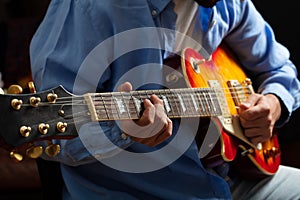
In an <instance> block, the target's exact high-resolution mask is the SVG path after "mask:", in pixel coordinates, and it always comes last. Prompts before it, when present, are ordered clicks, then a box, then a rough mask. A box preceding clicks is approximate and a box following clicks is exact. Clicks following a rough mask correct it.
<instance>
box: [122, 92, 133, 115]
mask: <svg viewBox="0 0 300 200" xmlns="http://www.w3.org/2000/svg"><path fill="white" fill-rule="evenodd" d="M120 96H121V97H122V101H123V104H124V106H125V108H126V109H125V110H126V113H125V115H126V116H125V115H124V116H122V117H121V118H122V119H126V118H128V119H131V114H130V93H128V92H121V93H120ZM128 96H129V99H128Z"/></svg>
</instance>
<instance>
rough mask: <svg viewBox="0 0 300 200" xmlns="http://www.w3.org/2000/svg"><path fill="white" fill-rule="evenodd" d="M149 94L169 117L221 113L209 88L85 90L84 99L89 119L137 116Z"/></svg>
mask: <svg viewBox="0 0 300 200" xmlns="http://www.w3.org/2000/svg"><path fill="white" fill-rule="evenodd" d="M152 94H155V95H157V96H158V97H159V98H161V99H162V100H163V103H164V108H165V112H166V114H167V115H168V117H170V118H183V117H204V116H218V115H221V114H222V111H221V107H220V105H219V102H218V98H217V94H216V92H215V91H214V89H212V88H184V89H161V90H140V91H131V92H111V93H87V94H85V95H84V98H85V101H86V102H87V105H88V107H89V110H90V114H91V118H92V120H93V121H105V120H123V119H138V118H140V116H141V114H142V112H143V100H145V99H149V98H150V96H151V95H152Z"/></svg>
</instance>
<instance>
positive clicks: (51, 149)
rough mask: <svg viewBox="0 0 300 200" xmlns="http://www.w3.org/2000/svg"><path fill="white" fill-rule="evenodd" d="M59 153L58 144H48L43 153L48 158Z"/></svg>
mask: <svg viewBox="0 0 300 200" xmlns="http://www.w3.org/2000/svg"><path fill="white" fill-rule="evenodd" d="M59 152H60V146H59V145H58V144H52V143H51V144H49V146H47V147H46V149H45V153H46V154H47V155H48V156H50V157H55V156H57V154H59Z"/></svg>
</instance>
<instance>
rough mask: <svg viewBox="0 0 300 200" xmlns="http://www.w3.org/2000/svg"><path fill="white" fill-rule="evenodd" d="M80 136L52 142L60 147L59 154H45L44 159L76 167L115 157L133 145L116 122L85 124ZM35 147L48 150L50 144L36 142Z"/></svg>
mask: <svg viewBox="0 0 300 200" xmlns="http://www.w3.org/2000/svg"><path fill="white" fill-rule="evenodd" d="M78 135H79V136H78V137H76V138H73V139H70V140H66V139H64V140H58V139H55V140H52V143H53V144H58V145H60V147H61V150H60V152H59V154H58V155H56V156H54V157H51V156H48V155H47V154H46V153H44V154H43V155H42V158H43V159H46V160H52V161H59V162H61V163H64V164H67V165H71V166H76V165H82V164H86V163H92V162H95V161H97V160H99V161H100V160H101V159H103V158H107V157H110V156H113V155H115V154H117V153H118V152H120V151H122V150H124V149H125V148H126V147H128V146H129V145H130V144H132V143H133V142H132V141H131V139H130V137H124V135H123V134H122V132H121V131H120V129H119V128H118V126H117V125H116V124H115V123H114V122H100V123H98V122H90V123H87V124H84V125H83V126H82V127H81V128H80V130H79V134H78ZM35 145H42V146H43V147H44V148H46V146H47V145H48V142H36V144H35Z"/></svg>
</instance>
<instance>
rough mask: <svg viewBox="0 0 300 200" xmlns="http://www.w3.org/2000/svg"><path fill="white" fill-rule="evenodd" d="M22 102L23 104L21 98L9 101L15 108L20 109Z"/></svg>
mask: <svg viewBox="0 0 300 200" xmlns="http://www.w3.org/2000/svg"><path fill="white" fill-rule="evenodd" d="M22 104H23V101H22V100H18V99H13V100H12V101H11V106H12V107H13V108H14V109H15V110H20V109H21V105H22Z"/></svg>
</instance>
